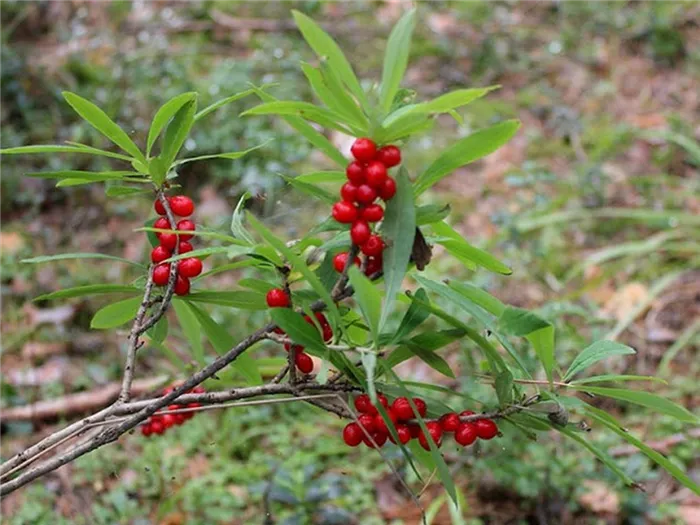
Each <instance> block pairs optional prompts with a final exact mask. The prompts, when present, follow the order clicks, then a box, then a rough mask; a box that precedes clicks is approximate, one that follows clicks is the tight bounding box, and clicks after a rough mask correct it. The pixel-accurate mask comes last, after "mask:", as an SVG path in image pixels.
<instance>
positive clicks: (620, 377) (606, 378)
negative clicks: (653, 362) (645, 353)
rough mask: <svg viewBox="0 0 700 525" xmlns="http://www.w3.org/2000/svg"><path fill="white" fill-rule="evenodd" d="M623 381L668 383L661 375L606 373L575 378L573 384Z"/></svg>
mask: <svg viewBox="0 0 700 525" xmlns="http://www.w3.org/2000/svg"><path fill="white" fill-rule="evenodd" d="M622 381H653V382H655V383H663V384H665V385H666V384H668V383H667V382H666V381H664V380H663V379H661V378H660V377H654V376H635V375H626V374H604V375H602V376H593V377H584V378H583V379H574V380H573V381H571V384H572V385H586V384H589V383H618V382H622Z"/></svg>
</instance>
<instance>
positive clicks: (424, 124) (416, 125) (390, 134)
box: [376, 115, 435, 143]
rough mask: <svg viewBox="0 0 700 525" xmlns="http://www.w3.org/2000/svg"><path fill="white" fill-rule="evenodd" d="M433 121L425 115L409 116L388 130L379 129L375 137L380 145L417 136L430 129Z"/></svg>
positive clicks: (433, 123)
mask: <svg viewBox="0 0 700 525" xmlns="http://www.w3.org/2000/svg"><path fill="white" fill-rule="evenodd" d="M434 125H435V119H433V118H432V117H428V116H427V115H409V116H408V117H407V118H406V119H404V120H402V121H401V122H397V123H396V124H395V125H394V126H391V127H390V128H389V129H384V128H379V130H377V133H376V136H377V141H378V142H381V143H386V142H394V141H397V140H400V139H403V138H405V137H408V136H410V135H417V134H419V133H422V132H424V131H428V130H430V129H432V127H433V126H434Z"/></svg>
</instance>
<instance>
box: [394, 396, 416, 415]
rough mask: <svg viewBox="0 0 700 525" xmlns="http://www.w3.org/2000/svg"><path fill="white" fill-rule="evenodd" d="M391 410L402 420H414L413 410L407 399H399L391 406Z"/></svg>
mask: <svg viewBox="0 0 700 525" xmlns="http://www.w3.org/2000/svg"><path fill="white" fill-rule="evenodd" d="M391 410H392V412H394V413H395V414H396V415H397V416H398V418H399V419H400V420H407V419H413V409H412V408H411V405H410V404H409V402H408V399H407V398H405V397H397V398H396V399H394V402H393V403H392V404H391Z"/></svg>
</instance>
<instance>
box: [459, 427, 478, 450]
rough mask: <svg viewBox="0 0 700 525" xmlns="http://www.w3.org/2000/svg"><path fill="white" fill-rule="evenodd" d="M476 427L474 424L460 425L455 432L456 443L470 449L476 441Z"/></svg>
mask: <svg viewBox="0 0 700 525" xmlns="http://www.w3.org/2000/svg"><path fill="white" fill-rule="evenodd" d="M476 438H477V435H476V426H475V425H474V424H473V423H460V425H459V427H458V428H457V431H456V432H455V441H456V442H457V443H459V444H460V445H462V446H463V447H468V446H469V445H471V444H472V443H474V441H476Z"/></svg>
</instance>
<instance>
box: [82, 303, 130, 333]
mask: <svg viewBox="0 0 700 525" xmlns="http://www.w3.org/2000/svg"><path fill="white" fill-rule="evenodd" d="M141 301H142V298H141V297H132V298H130V299H124V300H123V301H118V302H116V303H112V304H109V305H107V306H105V307H104V308H101V309H100V310H98V311H97V312H96V313H95V315H94V317H93V318H92V321H90V328H96V329H106V328H114V327H116V326H121V325H123V324H126V323H128V322H129V321H131V320H133V319H134V317H136V312H137V310H138V309H139V305H140V304H141Z"/></svg>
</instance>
